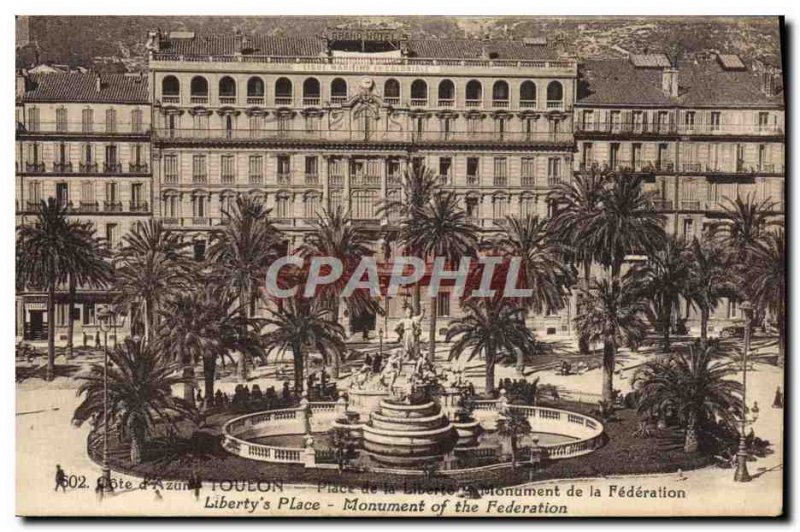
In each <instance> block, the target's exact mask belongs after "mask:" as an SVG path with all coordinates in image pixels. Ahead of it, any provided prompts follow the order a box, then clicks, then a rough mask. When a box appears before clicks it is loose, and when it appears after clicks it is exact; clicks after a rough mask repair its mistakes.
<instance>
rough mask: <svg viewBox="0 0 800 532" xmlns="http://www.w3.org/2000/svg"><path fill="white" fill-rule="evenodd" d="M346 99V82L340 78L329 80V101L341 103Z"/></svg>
mask: <svg viewBox="0 0 800 532" xmlns="http://www.w3.org/2000/svg"><path fill="white" fill-rule="evenodd" d="M346 101H347V82H346V81H345V80H343V79H342V78H336V79H334V80H333V81H331V103H335V104H342V103H345V102H346Z"/></svg>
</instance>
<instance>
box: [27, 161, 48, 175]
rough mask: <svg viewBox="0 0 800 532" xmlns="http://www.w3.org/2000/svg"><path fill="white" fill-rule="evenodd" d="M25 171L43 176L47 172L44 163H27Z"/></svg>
mask: <svg viewBox="0 0 800 532" xmlns="http://www.w3.org/2000/svg"><path fill="white" fill-rule="evenodd" d="M25 171H26V172H29V173H36V174H43V173H44V172H45V166H44V162H35V163H28V162H26V163H25Z"/></svg>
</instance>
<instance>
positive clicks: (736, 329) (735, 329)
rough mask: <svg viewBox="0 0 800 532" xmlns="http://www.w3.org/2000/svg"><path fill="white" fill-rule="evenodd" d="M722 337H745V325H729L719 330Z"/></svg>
mask: <svg viewBox="0 0 800 532" xmlns="http://www.w3.org/2000/svg"><path fill="white" fill-rule="evenodd" d="M719 337H720V338H744V325H729V326H727V327H723V328H722V330H720V331H719Z"/></svg>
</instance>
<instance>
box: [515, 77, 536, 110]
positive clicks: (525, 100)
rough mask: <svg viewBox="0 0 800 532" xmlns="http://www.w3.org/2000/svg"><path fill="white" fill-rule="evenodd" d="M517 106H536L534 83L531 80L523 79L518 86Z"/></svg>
mask: <svg viewBox="0 0 800 532" xmlns="http://www.w3.org/2000/svg"><path fill="white" fill-rule="evenodd" d="M519 106H520V107H536V84H535V83H534V82H532V81H523V82H522V85H520V86H519Z"/></svg>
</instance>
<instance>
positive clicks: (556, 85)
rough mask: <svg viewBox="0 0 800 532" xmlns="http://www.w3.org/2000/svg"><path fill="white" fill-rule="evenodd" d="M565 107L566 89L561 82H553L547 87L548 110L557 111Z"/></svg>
mask: <svg viewBox="0 0 800 532" xmlns="http://www.w3.org/2000/svg"><path fill="white" fill-rule="evenodd" d="M563 106H564V87H563V85H561V82H559V81H551V82H550V84H549V85H547V108H548V109H557V108H559V107H563Z"/></svg>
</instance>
